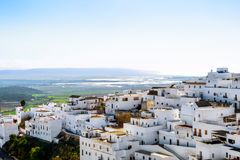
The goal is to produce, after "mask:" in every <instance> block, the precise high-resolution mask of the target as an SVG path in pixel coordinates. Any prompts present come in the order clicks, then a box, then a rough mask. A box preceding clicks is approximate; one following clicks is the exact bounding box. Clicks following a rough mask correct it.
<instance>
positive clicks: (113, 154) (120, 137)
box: [80, 130, 139, 160]
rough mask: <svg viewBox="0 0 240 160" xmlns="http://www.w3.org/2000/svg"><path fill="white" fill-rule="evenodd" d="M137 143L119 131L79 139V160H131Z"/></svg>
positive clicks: (136, 148) (137, 145) (104, 132)
mask: <svg viewBox="0 0 240 160" xmlns="http://www.w3.org/2000/svg"><path fill="white" fill-rule="evenodd" d="M138 148H139V141H136V140H135V139H134V138H133V137H131V136H129V135H126V134H125V133H124V132H123V131H121V130H115V131H103V132H100V133H97V134H95V135H88V136H87V137H80V159H81V160H82V159H83V160H85V159H91V160H133V159H134V152H135V151H136V150H138Z"/></svg>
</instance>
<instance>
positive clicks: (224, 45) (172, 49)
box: [0, 0, 240, 75]
mask: <svg viewBox="0 0 240 160" xmlns="http://www.w3.org/2000/svg"><path fill="white" fill-rule="evenodd" d="M222 66H223V67H225V66H226V67H229V69H230V71H234V72H240V1H239V0H76V1H74V0H1V1H0V68H14V69H16V68H39V67H40V68H46V67H47V68H50V67H61V68H66V67H71V68H72V67H74V68H76V67H101V68H111V67H113V68H133V69H141V70H142V69H144V70H154V71H159V72H161V73H163V74H184V75H205V74H206V72H207V71H210V70H211V69H214V68H216V67H222Z"/></svg>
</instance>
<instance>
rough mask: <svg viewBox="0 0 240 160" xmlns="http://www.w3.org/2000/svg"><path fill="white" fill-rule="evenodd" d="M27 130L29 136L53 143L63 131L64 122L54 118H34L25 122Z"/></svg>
mask: <svg viewBox="0 0 240 160" xmlns="http://www.w3.org/2000/svg"><path fill="white" fill-rule="evenodd" d="M25 129H26V134H27V135H28V136H32V137H36V138H39V139H43V140H46V141H49V142H52V141H54V140H55V138H56V137H57V136H58V135H59V133H60V132H61V130H62V120H61V119H56V118H55V117H54V116H50V117H38V118H32V119H31V120H29V121H25Z"/></svg>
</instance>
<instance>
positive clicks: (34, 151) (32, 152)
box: [29, 147, 41, 160]
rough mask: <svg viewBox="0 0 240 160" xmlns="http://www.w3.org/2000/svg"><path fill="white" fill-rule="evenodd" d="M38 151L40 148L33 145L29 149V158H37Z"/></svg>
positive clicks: (33, 159) (34, 159) (32, 159)
mask: <svg viewBox="0 0 240 160" xmlns="http://www.w3.org/2000/svg"><path fill="white" fill-rule="evenodd" d="M40 151H41V149H40V147H34V148H32V149H31V150H30V153H29V154H30V159H31V160H37V159H39V158H38V155H39V153H40Z"/></svg>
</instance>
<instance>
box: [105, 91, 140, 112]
mask: <svg viewBox="0 0 240 160" xmlns="http://www.w3.org/2000/svg"><path fill="white" fill-rule="evenodd" d="M141 102H142V100H141V95H140V94H121V95H114V96H112V97H110V99H109V100H107V102H106V108H105V112H106V113H107V114H114V113H115V110H131V109H135V108H137V107H139V106H140V105H141Z"/></svg>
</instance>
